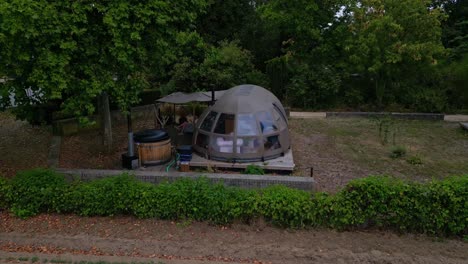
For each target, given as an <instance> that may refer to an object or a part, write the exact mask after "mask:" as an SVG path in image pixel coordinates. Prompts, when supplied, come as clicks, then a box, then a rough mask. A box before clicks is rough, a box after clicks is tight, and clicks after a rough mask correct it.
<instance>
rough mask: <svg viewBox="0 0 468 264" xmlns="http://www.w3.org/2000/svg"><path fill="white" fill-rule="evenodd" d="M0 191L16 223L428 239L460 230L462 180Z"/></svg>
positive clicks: (46, 173)
mask: <svg viewBox="0 0 468 264" xmlns="http://www.w3.org/2000/svg"><path fill="white" fill-rule="evenodd" d="M0 191H1V192H0V203H3V206H6V207H9V208H10V209H11V211H12V212H13V213H14V214H16V215H17V216H19V217H28V216H32V215H35V214H37V213H40V212H59V213H77V214H80V215H84V216H91V215H102V216H110V215H134V216H136V217H140V218H157V219H170V220H181V219H188V220H197V221H209V222H212V223H215V224H227V223H231V222H233V221H235V220H241V221H244V222H248V221H250V220H251V219H252V218H255V217H258V216H260V217H264V218H265V219H266V220H267V221H269V222H271V223H273V224H275V225H278V226H281V227H289V228H304V227H310V226H324V227H331V228H335V229H339V230H343V229H356V228H360V229H362V228H368V227H379V228H384V229H392V230H397V231H404V232H418V233H428V234H435V235H464V234H466V233H467V231H468V227H467V222H466V219H467V217H468V206H466V205H467V203H468V201H467V200H468V198H467V196H466V194H467V193H468V175H465V176H460V177H452V178H448V179H445V180H442V181H433V182H431V183H428V184H419V183H408V182H405V181H402V180H398V179H394V178H391V177H382V176H372V177H367V178H363V179H358V180H354V181H351V182H350V183H349V184H348V185H347V186H346V187H345V188H344V189H343V190H341V191H340V192H338V193H337V194H334V195H330V194H327V193H315V194H311V193H309V192H305V191H299V190H295V189H290V188H287V187H284V186H272V187H268V188H266V189H263V190H243V189H239V188H231V187H225V186H224V185H222V184H211V183H210V182H209V181H208V179H206V178H200V179H196V180H193V179H183V180H178V181H176V182H174V183H163V184H159V185H152V184H148V183H142V182H140V181H138V180H136V179H135V178H134V177H132V176H129V175H127V174H124V175H120V176H115V177H109V178H105V179H100V180H95V181H91V182H72V183H66V182H65V180H64V177H63V176H62V175H59V174H57V173H55V172H53V171H50V170H41V169H39V170H33V171H26V172H22V173H19V174H18V175H17V176H16V177H15V178H13V179H12V180H11V181H6V180H5V179H3V178H0Z"/></svg>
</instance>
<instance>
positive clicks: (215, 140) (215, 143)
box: [211, 136, 243, 153]
mask: <svg viewBox="0 0 468 264" xmlns="http://www.w3.org/2000/svg"><path fill="white" fill-rule="evenodd" d="M234 143H235V142H234V138H233V137H230V136H227V137H226V136H212V137H211V147H212V148H213V150H214V151H217V152H222V153H234ZM242 143H243V140H242V139H240V138H239V139H237V153H239V152H240V145H242Z"/></svg>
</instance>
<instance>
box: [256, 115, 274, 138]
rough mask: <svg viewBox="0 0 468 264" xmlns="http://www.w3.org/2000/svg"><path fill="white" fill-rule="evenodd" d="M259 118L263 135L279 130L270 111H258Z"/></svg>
mask: <svg viewBox="0 0 468 264" xmlns="http://www.w3.org/2000/svg"><path fill="white" fill-rule="evenodd" d="M257 119H258V123H259V124H260V129H261V131H262V133H263V135H266V134H271V133H274V132H276V131H278V127H277V126H276V125H275V121H274V120H273V117H272V116H271V114H270V113H269V112H265V111H262V112H258V113H257Z"/></svg>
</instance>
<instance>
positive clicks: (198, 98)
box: [156, 91, 225, 104]
mask: <svg viewBox="0 0 468 264" xmlns="http://www.w3.org/2000/svg"><path fill="white" fill-rule="evenodd" d="M224 92H225V91H215V100H217V99H218V98H220V97H221V96H222V95H223V94H224ZM156 101H157V102H161V103H170V104H186V103H190V102H210V101H211V92H195V93H182V92H175V93H171V94H170V95H167V96H164V97H163V98H160V99H158V100H156Z"/></svg>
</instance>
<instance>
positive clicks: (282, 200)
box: [259, 186, 313, 228]
mask: <svg viewBox="0 0 468 264" xmlns="http://www.w3.org/2000/svg"><path fill="white" fill-rule="evenodd" d="M310 196H311V194H310V193H308V192H305V191H298V190H294V189H290V188H287V187H284V186H273V187H269V188H267V189H265V190H264V191H263V192H262V196H261V200H260V205H259V206H260V213H261V215H263V216H264V217H265V218H266V219H267V220H270V221H271V222H272V223H273V224H276V225H279V226H283V227H293V228H302V227H305V226H309V225H311V223H312V219H313V217H312V213H313V210H312V209H313V208H312V203H311V202H310Z"/></svg>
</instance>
